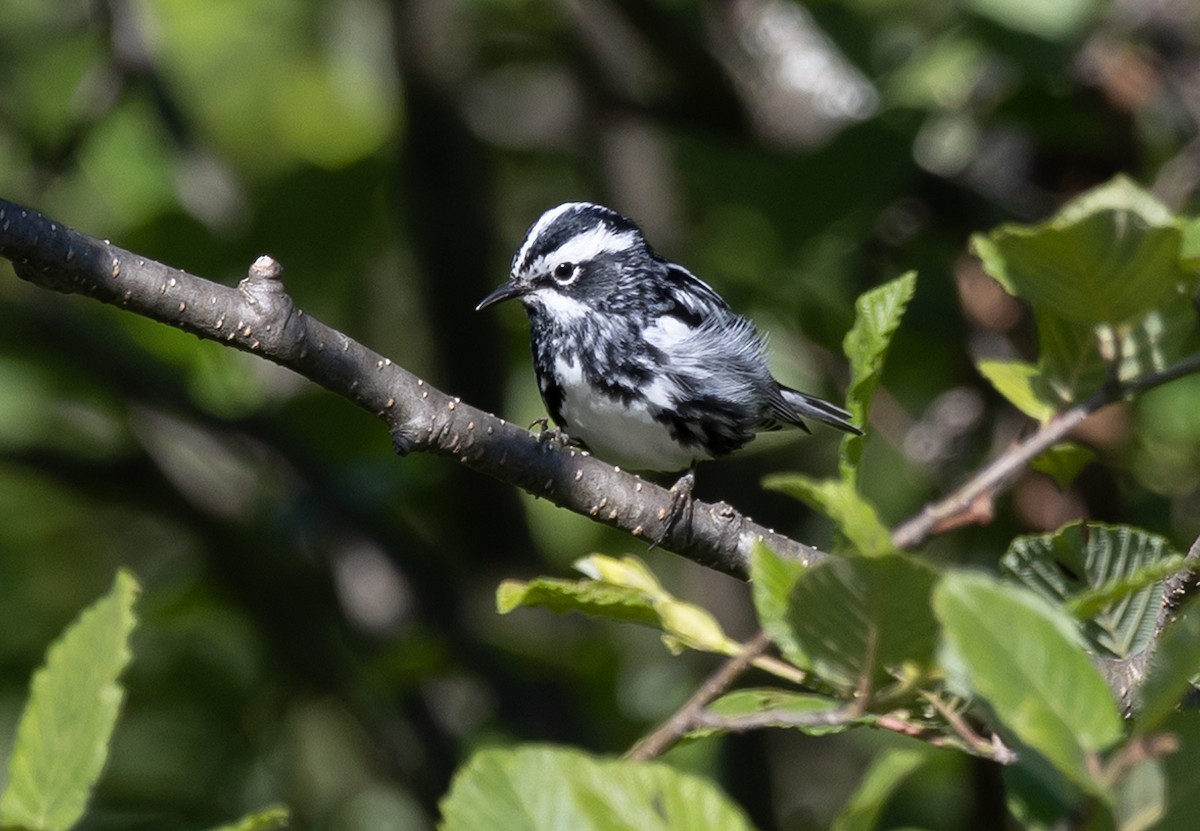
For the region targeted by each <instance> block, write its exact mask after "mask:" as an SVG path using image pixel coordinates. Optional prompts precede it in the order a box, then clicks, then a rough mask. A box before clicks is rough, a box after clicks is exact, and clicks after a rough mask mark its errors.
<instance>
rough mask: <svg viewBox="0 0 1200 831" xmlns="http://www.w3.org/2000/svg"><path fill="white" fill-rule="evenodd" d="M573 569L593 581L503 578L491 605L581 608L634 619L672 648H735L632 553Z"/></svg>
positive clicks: (711, 620)
mask: <svg viewBox="0 0 1200 831" xmlns="http://www.w3.org/2000/svg"><path fill="white" fill-rule="evenodd" d="M575 565H576V567H577V568H579V570H580V571H583V572H585V573H587V574H589V575H591V576H593V577H595V578H597V579H592V580H577V581H574V582H572V581H570V580H556V579H551V578H547V577H541V578H538V579H536V580H532V581H530V582H527V583H526V582H520V581H517V580H505V581H504V582H503V583H501V584H500V586H499V588H497V590H496V608H497V610H498V611H499V612H500V614H508V613H509V612H511V611H512V610H513V609H515V608H517V607H519V606H540V607H542V608H544V609H549V610H550V611H552V612H554V613H556V614H566V613H567V612H582V613H583V614H585V615H589V616H591V617H601V618H607V619H609V620H616V621H620V622H623V623H638V624H641V625H643V626H651V627H654V628H656V629H661V630H662V631H663V633H664V640H666V643H667V646H668V648H669V649H671V651H672V652H678V651H679V650H680V648H681V647H690V648H692V649H699V650H702V651H705V652H719V653H721V654H723V655H732V654H733V653H735V652H737V651H738V649H739V648H740V647H739V645H738V643H737V642H736V641H733V640H731V639H730V638H729V637H727V636H726V635H725V632H724V631H723V630H722V629H721V625H720V624H719V623H718V622H717V619H716V618H715V617H713V616H712V614H711V613H710V612H708V611H707V610H706V609H703V608H701V607H700V606H697V605H695V604H692V603H686V602H684V601H682V600H677V599H676V598H675V597H673V596H672V595H671V593H670V592H668V591H667V590H666V589H664V588H663V587H662V586H661V585H660V584H659V582H658V580H657V578H655V576H654V574H653V573H652V572H651V571H650V570H649V569H648V568H647V567H646V564H645V563H643V562H642V561H641V560H639V559H637V558H636V557H622V558H621V559H616V558H615V557H606V556H604V555H603V554H593V555H592V556H590V557H585V558H584V559H582V560H580V561H579V562H577V563H576V564H575Z"/></svg>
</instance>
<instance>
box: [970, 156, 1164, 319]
mask: <svg viewBox="0 0 1200 831" xmlns="http://www.w3.org/2000/svg"><path fill="white" fill-rule="evenodd" d="M1181 241H1182V234H1181V233H1180V230H1179V228H1178V227H1177V226H1176V225H1175V222H1174V219H1173V217H1172V216H1171V214H1170V213H1169V212H1168V211H1167V210H1166V209H1165V208H1164V207H1163V206H1162V205H1161V204H1160V203H1158V202H1157V201H1156V200H1155V199H1154V198H1153V197H1151V196H1149V195H1148V194H1147V193H1146V192H1145V191H1143V190H1141V189H1140V188H1139V187H1138V186H1137V185H1135V184H1134V183H1133V182H1131V181H1130V180H1128V179H1126V178H1124V177H1117V178H1116V179H1113V180H1112V181H1111V182H1109V183H1108V184H1106V185H1102V186H1100V187H1099V188H1096V189H1094V190H1092V191H1089V192H1088V193H1085V194H1083V195H1082V196H1080V197H1079V198H1078V199H1076V200H1074V201H1072V202H1070V203H1068V204H1067V205H1066V206H1065V207H1064V208H1063V209H1062V210H1061V211H1060V212H1059V213H1058V214H1057V215H1056V216H1055V217H1054V218H1052V219H1051V220H1050V221H1049V222H1045V223H1042V224H1039V225H1032V226H1029V225H1001V226H999V227H998V228H996V229H994V230H992V231H990V232H988V233H987V234H985V235H977V236H976V237H975V238H974V239H973V244H974V245H975V249H976V251H977V253H978V254H979V256H980V257H981V258H982V260H983V264H984V268H985V269H986V270H987V272H988V274H990V275H991V276H992V277H994V278H996V279H997V280H999V281H1000V283H1001V285H1003V286H1004V287H1005V288H1006V289H1007V290H1008V291H1009V292H1010V293H1011V294H1013V295H1015V296H1017V297H1020V298H1023V299H1025V300H1028V301H1029V302H1030V303H1033V304H1034V306H1035V307H1038V308H1040V309H1044V310H1045V311H1048V312H1050V313H1052V314H1053V315H1055V316H1056V317H1059V318H1062V319H1064V320H1068V321H1072V322H1075V323H1081V324H1085V325H1088V326H1092V325H1095V324H1097V323H1110V324H1116V323H1122V322H1124V321H1127V320H1130V319H1131V318H1134V317H1136V316H1139V315H1141V314H1144V313H1145V312H1147V311H1149V310H1150V309H1152V308H1154V307H1155V306H1157V305H1159V304H1160V303H1162V302H1163V301H1164V300H1167V299H1169V298H1170V297H1171V296H1172V295H1173V294H1174V293H1175V289H1176V286H1178V285H1179V283H1180V282H1181V281H1183V280H1184V279H1185V278H1186V277H1187V275H1186V274H1185V272H1184V271H1183V269H1182V268H1181V267H1180V264H1179V256H1180V246H1181Z"/></svg>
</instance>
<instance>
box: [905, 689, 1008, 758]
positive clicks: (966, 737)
mask: <svg viewBox="0 0 1200 831" xmlns="http://www.w3.org/2000/svg"><path fill="white" fill-rule="evenodd" d="M921 697H922V698H924V699H925V700H926V701H928V702H929V704H930V706H932V707H933V709H935V710H937V713H938V715H939V716H941V717H942V720H943V721H945V722H946V723H947V724H949V725H950V727H951V729H952V730H954V732H955V733H957V734H958V737H959V738H960V739H962V740H963V741H964V742H966V744H967V746H968V747H970V748H971V749H972V751H974V752H975V754H976V755H977V756H985V757H987V758H989V759H994V760H995V761H997V762H999V763H1000V764H1002V765H1011V764H1012V763H1013V762H1015V761H1017V754H1015V753H1013V752H1012V751H1011V750H1009V749H1008V748H1007V747H1005V745H1004V743H1003V742H1001V741H1000V739H999V737H998V736H992V738H991V740H988V739H985V738H983V736H980V735H979V734H978V733H976V732H975V730H974V729H973V728H972V727H971V725H969V724H967V720H966V719H964V718H963V717H962V714H961V713H959V712H958V711H957V710H955V709H954V708H953V707H951V706H949V705H948V704H946V702H945V701H942V698H941V696H940V695H938V694H937V693H933V692H925V691H922V692H921Z"/></svg>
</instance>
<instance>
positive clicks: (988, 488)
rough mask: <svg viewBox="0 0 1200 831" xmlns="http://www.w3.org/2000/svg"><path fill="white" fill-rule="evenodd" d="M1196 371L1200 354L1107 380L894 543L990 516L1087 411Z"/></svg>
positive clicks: (904, 526) (899, 530)
mask: <svg viewBox="0 0 1200 831" xmlns="http://www.w3.org/2000/svg"><path fill="white" fill-rule="evenodd" d="M1194 372H1200V353H1198V354H1195V355H1190V356H1188V357H1187V358H1184V359H1183V360H1181V361H1179V362H1178V363H1176V364H1174V365H1173V366H1170V367H1167V368H1166V369H1164V370H1162V371H1160V372H1151V373H1148V374H1146V375H1141V376H1138V377H1137V378H1134V379H1131V380H1129V381H1125V382H1119V381H1115V380H1114V381H1112V382H1110V383H1108V384H1105V385H1104V386H1103V387H1101V388H1100V389H1098V390H1097V391H1096V392H1094V393H1093V394H1092V395H1091V396H1089V397H1088V399H1087V400H1086V401H1083V402H1082V403H1080V404H1077V405H1076V406H1074V407H1071V408H1070V409H1068V410H1064V411H1063V412H1061V413H1059V414H1058V415H1056V416H1055V417H1054V418H1052V419H1051V420H1050V421H1049V422H1047V423H1046V424H1044V425H1043V426H1042V427H1041V428H1040V429H1039V430H1037V432H1035V433H1033V434H1031V435H1030V436H1028V437H1026V438H1025V439H1024V440H1023V441H1021V442H1019V443H1018V444H1015V445H1013V446H1012V447H1010V448H1009V449H1008V450H1006V451H1005V452H1003V453H1001V454H1000V455H999V456H997V457H996V458H995V459H994V460H993V461H991V462H989V463H988V464H987V465H985V466H984V467H983V468H981V469H980V470H979V471H978V472H977V473H976V474H975V475H974V476H972V477H971V478H970V479H969V480H967V482H965V483H964V484H963V485H962V486H961V487H959V488H958V490H956V491H954V493H952V494H950V495H949V496H946V497H944V498H942V499H939V500H938V501H936V502H931V503H929V504H928V505H926V506H925V507H924V508H922V509H921V511H920V513H918V514H917V515H916V516H914V517H912V518H911V519H909V520H907V521H905V522H903V523H901V524H900V525H898V526H896V528H895V529H893V530H892V543H893V544H894V545H895V546H896V547H897V548H904V549H910V548H916V547H917V546H919V545H921V544H922V543H924V542H925V541H926V540H928V539H929V538H930V537H931V536H933V535H935V534H939V533H942V532H944V531H949V530H952V529H954V528H959V527H961V526H963V525H970V524H972V523H978V522H986V521H987V520H989V519H991V516H992V501H993V500H994V499H995V497H996V494H997V493H999V492H1000V491H1002V490H1004V489H1005V488H1007V487H1008V486H1009V485H1010V484H1012V482H1013V480H1014V479H1016V477H1017V476H1018V475H1019V474H1020V473H1021V472H1022V471H1024V470H1025V467H1026V466H1027V465H1028V464H1029V463H1030V462H1031V461H1033V460H1034V459H1035V458H1036V457H1037V456H1038V455H1040V454H1041V453H1043V452H1045V451H1046V450H1048V449H1050V448H1051V447H1052V446H1053V445H1055V444H1057V443H1058V442H1060V441H1062V440H1063V439H1065V438H1066V437H1067V435H1068V434H1069V433H1070V432H1071V431H1072V430H1074V429H1075V428H1076V427H1078V426H1079V425H1080V424H1081V423H1082V422H1083V420H1084V419H1085V418H1087V417H1088V416H1089V415H1091V414H1092V413H1094V412H1095V411H1096V410H1099V409H1100V408H1101V407H1105V406H1107V405H1109V404H1112V403H1114V402H1116V401H1120V400H1121V399H1123V398H1126V397H1128V396H1131V395H1135V394H1137V393H1141V392H1145V391H1147V390H1150V389H1154V388H1155V387H1159V386H1162V385H1163V384H1166V383H1168V382H1169V381H1174V380H1176V379H1177V378H1182V377H1183V376H1185V375H1190V374H1192V373H1194Z"/></svg>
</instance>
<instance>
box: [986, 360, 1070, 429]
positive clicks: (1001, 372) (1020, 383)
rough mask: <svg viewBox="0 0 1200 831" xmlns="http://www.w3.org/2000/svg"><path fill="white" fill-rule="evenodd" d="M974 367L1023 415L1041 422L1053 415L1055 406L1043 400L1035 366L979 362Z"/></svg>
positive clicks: (1011, 362) (1004, 362) (1017, 363)
mask: <svg viewBox="0 0 1200 831" xmlns="http://www.w3.org/2000/svg"><path fill="white" fill-rule="evenodd" d="M976 367H977V368H978V370H979V374H980V375H982V376H983V377H984V378H987V379H988V381H990V382H991V384H992V386H993V387H995V388H996V392H998V393H1000V394H1001V395H1003V396H1004V397H1005V398H1006V399H1008V402H1009V403H1010V404H1012V405H1013V406H1014V407H1016V408H1017V409H1018V410H1020V411H1021V412H1023V413H1025V415H1027V416H1029V417H1030V418H1033V419H1036V420H1037V421H1040V422H1045V421H1048V420H1049V419H1050V417H1051V416H1053V415H1054V413H1055V409H1056V408H1055V405H1054V403H1053V402H1051V401H1048V400H1046V399H1047V398H1048V396H1045V395H1043V393H1042V390H1041V389H1040V387H1039V384H1038V380H1039V378H1040V373H1039V370H1038V368H1037V367H1036V366H1033V365H1032V364H1027V363H1025V362H1024V361H998V360H982V361H980V362H979V363H978V364H977V365H976Z"/></svg>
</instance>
